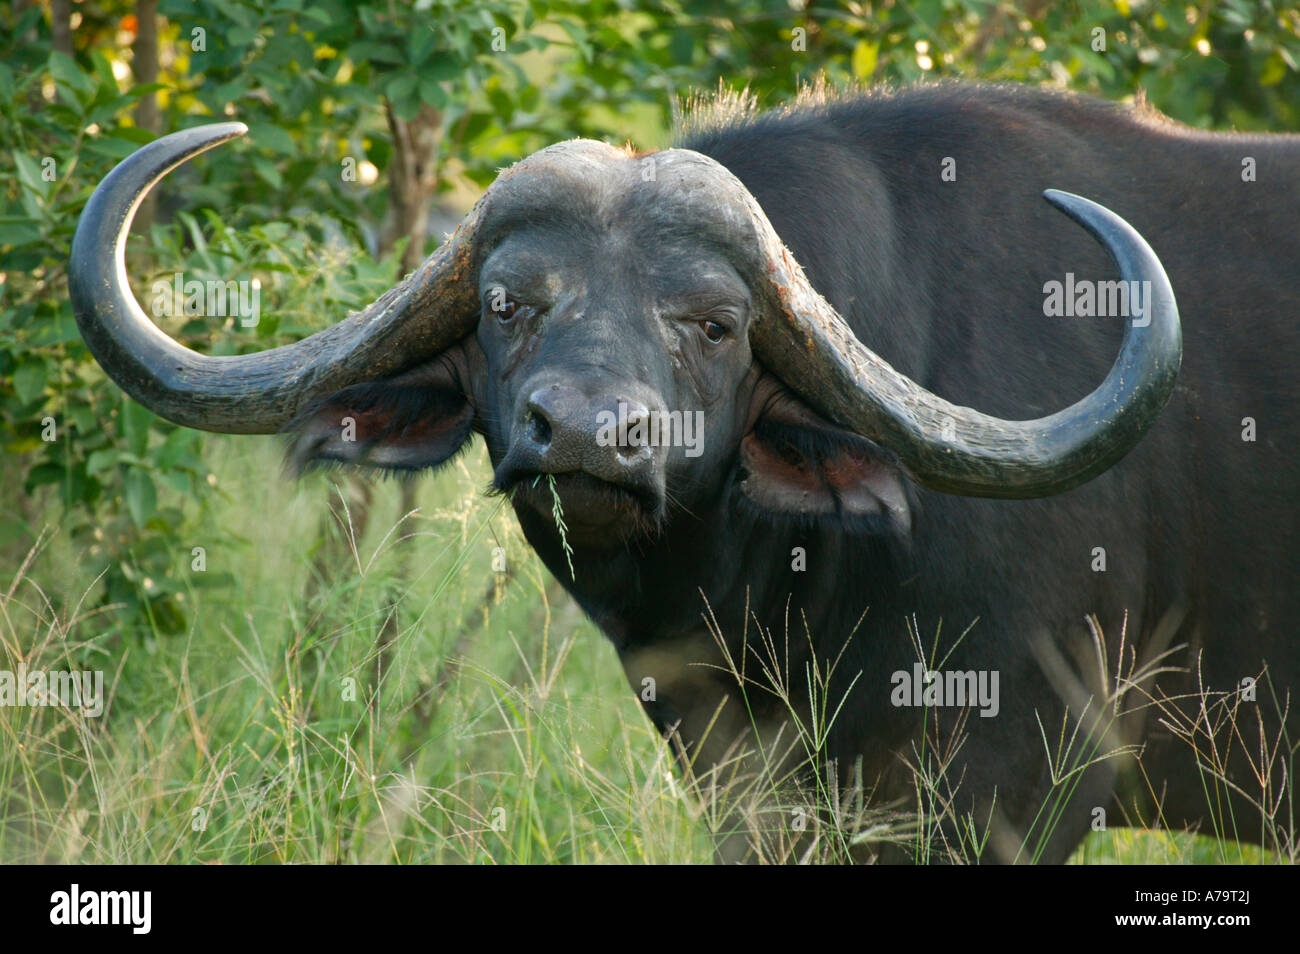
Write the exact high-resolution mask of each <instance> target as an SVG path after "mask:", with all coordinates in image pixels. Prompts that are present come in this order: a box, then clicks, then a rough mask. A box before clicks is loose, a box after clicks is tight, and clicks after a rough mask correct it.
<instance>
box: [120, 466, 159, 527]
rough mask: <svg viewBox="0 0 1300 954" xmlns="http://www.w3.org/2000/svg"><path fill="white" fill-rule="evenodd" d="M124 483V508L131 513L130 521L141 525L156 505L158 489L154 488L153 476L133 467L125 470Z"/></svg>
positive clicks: (145, 521) (146, 521) (151, 514)
mask: <svg viewBox="0 0 1300 954" xmlns="http://www.w3.org/2000/svg"><path fill="white" fill-rule="evenodd" d="M124 484H125V486H124V488H123V491H124V493H125V495H126V509H127V510H128V511H129V512H130V514H131V522H132V523H134V524H135V525H136V526H137V527H143V526H144V525H145V524H146V523H148V522H149V518H150V517H152V516H153V512H154V510H156V509H157V507H158V491H157V490H156V489H155V488H154V485H153V478H152V477H150V476H149V475H148V474H147V473H146V472H145V471H143V470H139V469H137V468H134V467H133V468H131V469H130V470H128V471H127V472H126V480H125V482H124Z"/></svg>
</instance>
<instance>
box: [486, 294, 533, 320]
mask: <svg viewBox="0 0 1300 954" xmlns="http://www.w3.org/2000/svg"><path fill="white" fill-rule="evenodd" d="M491 309H492V314H494V315H496V317H497V321H499V322H501V324H503V325H508V324H510V323H511V322H512V321H514V320H515V319H516V318H519V317H524V318H526V317H528V316H529V315H530V314H532V311H533V310H532V308H530V307H529V306H527V305H525V304H522V303H520V302H517V301H515V300H514V299H513V298H504V299H500V300H499V301H495V302H493V303H492V305H491Z"/></svg>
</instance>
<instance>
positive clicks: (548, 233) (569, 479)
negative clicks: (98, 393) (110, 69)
mask: <svg viewBox="0 0 1300 954" xmlns="http://www.w3.org/2000/svg"><path fill="white" fill-rule="evenodd" d="M244 131H245V128H244V127H243V126H242V125H241V124H238V123H224V124H220V125H213V126H204V127H200V128H196V129H191V130H187V131H185V132H180V133H176V134H174V135H170V136H165V137H163V138H161V139H159V140H158V141H156V142H154V143H152V144H150V145H148V146H146V147H144V148H142V149H141V150H139V151H138V152H137V153H135V154H134V155H133V156H131V157H130V158H128V159H127V160H125V161H124V162H123V163H122V164H121V165H119V166H118V167H117V168H116V169H115V170H114V171H113V172H112V173H111V174H110V175H109V176H108V177H106V178H105V180H104V181H103V183H101V184H100V186H99V188H98V189H97V190H96V192H95V194H94V195H93V197H92V198H91V200H90V202H89V203H88V205H87V206H86V210H85V212H84V214H83V216H82V219H81V222H80V224H79V227H78V229H77V234H76V238H75V241H74V244H73V254H72V265H71V273H70V287H71V293H72V299H73V303H74V305H75V309H76V315H77V320H78V323H79V325H80V327H81V330H82V334H83V335H84V337H85V339H86V341H87V343H88V345H89V346H90V348H91V350H92V351H93V353H94V354H95V356H96V358H97V359H98V360H99V362H100V364H102V365H103V367H104V368H105V369H106V370H107V371H108V373H109V374H110V375H112V377H113V378H114V379H115V380H116V381H117V382H118V383H119V384H120V385H121V386H122V387H123V388H124V389H125V390H126V391H127V392H129V393H130V394H131V395H132V396H133V397H134V398H136V399H137V400H138V401H140V402H141V403H142V404H144V405H146V406H148V407H150V408H151V409H153V410H154V411H156V412H157V413H158V414H160V415H162V416H163V417H166V418H168V419H170V420H172V421H175V422H177V423H180V424H184V425H187V426H190V427H196V428H202V429H206V430H214V431H224V432H232V433H234V432H241V433H270V432H277V431H281V430H285V429H289V430H291V431H292V432H293V433H294V435H295V437H294V442H293V445H292V450H291V456H292V457H293V459H294V460H295V461H297V462H298V463H299V464H306V463H309V462H311V461H313V460H330V461H341V462H356V463H367V464H371V465H376V466H380V467H385V468H390V469H395V470H418V469H422V468H427V467H434V466H437V465H438V464H440V463H442V462H444V461H446V460H448V459H449V458H450V457H451V456H452V455H453V454H455V453H456V452H457V451H458V450H459V449H460V448H461V447H462V446H463V445H464V444H465V443H466V442H467V441H468V440H469V439H470V438H471V436H472V433H473V432H474V431H478V432H479V433H482V434H483V435H484V437H485V439H486V441H487V444H488V448H489V450H490V454H491V458H492V463H493V467H494V483H495V485H496V487H497V488H498V489H500V490H503V491H513V492H514V498H513V499H514V501H515V504H516V506H517V507H518V508H519V510H520V514H521V519H522V518H524V515H525V514H526V513H528V512H529V511H530V510H531V511H532V512H533V514H534V515H535V514H536V511H537V510H538V509H541V510H544V511H545V512H547V513H549V510H550V507H551V495H550V487H549V486H548V485H549V483H550V481H552V480H553V481H554V482H555V488H556V490H557V492H558V493H559V494H560V497H561V500H562V503H563V507H564V515H565V519H566V521H567V522H568V524H569V529H570V533H571V534H572V536H573V537H574V538H575V539H576V540H580V541H582V542H584V543H586V544H592V545H599V544H601V543H602V542H606V543H612V542H625V541H626V540H627V539H628V538H630V537H633V536H635V535H637V534H640V533H644V532H652V531H653V530H654V528H655V527H656V526H658V525H660V524H661V523H662V522H663V521H664V520H665V518H666V517H667V516H668V515H670V514H671V513H672V512H673V510H674V508H681V509H683V510H686V511H690V510H691V508H692V507H693V506H694V505H695V504H696V502H697V501H699V500H702V499H705V498H707V497H708V496H709V495H710V494H715V493H716V491H717V488H718V486H719V484H720V483H721V482H722V481H723V480H724V479H734V480H735V481H736V482H737V486H738V487H739V488H740V492H741V493H742V494H744V495H745V496H746V497H747V498H749V500H750V501H751V502H752V503H754V504H755V505H756V506H759V507H761V508H770V509H773V510H778V511H783V512H787V513H791V512H792V513H796V514H810V515H811V514H816V513H818V512H822V511H825V510H827V509H828V508H829V509H834V510H835V511H837V512H845V511H848V512H851V513H861V514H871V515H876V516H878V517H881V518H884V519H887V520H889V519H892V520H899V521H905V520H906V519H907V517H906V506H905V504H904V502H903V487H902V484H901V481H900V478H899V476H898V475H899V474H901V473H904V472H905V473H907V474H908V475H909V476H910V477H911V478H912V479H914V480H916V481H917V482H919V483H921V484H924V485H926V486H929V487H932V488H934V489H937V490H941V491H945V492H950V493H956V494H965V495H973V496H987V497H1030V496H1042V495H1048V494H1053V493H1057V492H1060V491H1063V490H1066V489H1068V488H1070V487H1073V486H1075V485H1077V484H1080V483H1082V482H1084V481H1086V480H1088V479H1090V478H1091V477H1093V476H1095V475H1097V474H1099V473H1101V472H1102V471H1103V470H1105V469H1106V468H1108V467H1109V466H1110V465H1111V464H1113V463H1114V462H1115V461H1117V460H1118V459H1119V458H1120V457H1122V456H1123V455H1124V454H1125V453H1126V452H1127V451H1128V450H1129V448H1131V447H1132V446H1133V445H1134V444H1135V443H1136V442H1137V440H1138V439H1139V438H1140V437H1141V435H1142V434H1143V433H1144V431H1145V430H1146V429H1147V428H1148V427H1149V425H1150V424H1151V423H1152V421H1153V420H1154V419H1155V417H1156V415H1157V414H1158V412H1159V411H1160V409H1161V408H1162V407H1163V405H1164V403H1165V402H1166V400H1167V399H1168V397H1169V395H1170V393H1171V391H1172V388H1173V382H1174V377H1175V375H1176V373H1177V370H1178V365H1179V362H1180V357H1181V337H1180V330H1179V324H1178V315H1177V309H1176V307H1175V304H1174V299H1173V295H1172V292H1171V290H1170V288H1169V283H1168V280H1167V278H1166V277H1165V274H1164V271H1163V269H1162V268H1161V266H1160V263H1159V262H1158V261H1157V259H1156V257H1155V255H1154V254H1153V253H1152V251H1151V249H1150V248H1149V247H1148V246H1147V244H1146V243H1145V242H1144V241H1143V240H1142V238H1141V237H1140V236H1139V235H1138V234H1137V233H1136V232H1135V231H1134V230H1133V229H1132V228H1130V227H1129V226H1128V225H1127V224H1126V223H1125V222H1123V221H1122V220H1121V219H1119V218H1118V217H1117V216H1115V215H1114V214H1113V213H1111V212H1109V211H1107V210H1106V209H1104V208H1102V207H1100V206H1098V205H1096V204H1094V203H1092V202H1089V201H1088V200H1086V199H1082V198H1079V197H1077V196H1072V195H1068V194H1065V193H1059V192H1049V193H1047V194H1046V198H1047V199H1048V200H1049V201H1050V202H1052V203H1053V204H1054V205H1056V206H1057V207H1058V208H1060V209H1061V210H1062V211H1064V212H1065V213H1066V214H1067V215H1069V216H1070V217H1071V218H1073V219H1074V220H1076V221H1077V222H1079V223H1080V224H1081V225H1083V227H1084V228H1086V229H1088V230H1089V231H1090V232H1091V233H1092V234H1093V236H1094V237H1096V238H1097V239H1098V240H1099V241H1100V242H1102V243H1103V244H1104V246H1105V247H1106V248H1107V249H1108V251H1109V252H1110V254H1111V255H1112V256H1113V257H1114V259H1115V260H1116V262H1117V264H1118V266H1119V269H1120V271H1121V273H1122V277H1123V278H1124V279H1126V280H1129V281H1145V282H1149V283H1150V288H1151V290H1152V292H1151V295H1152V297H1151V302H1152V306H1151V309H1150V321H1149V323H1148V324H1146V325H1145V326H1143V327H1137V326H1135V325H1134V324H1130V325H1129V326H1128V327H1127V329H1126V332H1125V337H1124V341H1123V345H1122V347H1121V351H1120V354H1119V357H1118V358H1117V360H1116V362H1115V364H1114V366H1113V368H1112V369H1111V371H1110V373H1109V375H1108V376H1107V377H1106V379H1105V380H1104V381H1103V382H1101V384H1100V385H1099V386H1098V388H1097V389H1096V390H1095V391H1094V392H1093V393H1092V394H1090V395H1089V396H1087V397H1085V398H1083V399H1082V400H1080V401H1079V402H1078V403H1076V404H1074V405H1073V406H1071V407H1068V408H1066V409H1064V410H1062V411H1060V412H1058V413H1056V414H1052V415H1050V416H1048V417H1044V418H1040V419H1037V420H1025V421H1007V420H1000V419H997V418H993V417H989V416H986V415H984V414H981V413H980V412H978V411H976V410H972V409H970V408H965V407H958V406H955V405H952V404H949V403H948V402H946V401H944V400H942V399H941V398H939V397H937V396H936V395H934V394H932V393H930V392H928V391H926V390H925V389H923V388H921V387H920V386H918V385H917V384H916V383H914V382H913V381H911V380H909V379H908V378H906V377H904V376H903V375H901V374H899V373H898V372H896V371H895V370H894V369H893V368H891V367H890V366H889V365H888V364H886V363H885V362H884V361H883V360H881V359H880V358H879V357H877V356H876V355H875V354H873V353H872V352H871V351H870V350H868V349H867V348H866V347H865V346H864V345H863V344H862V342H860V341H859V340H858V339H857V338H856V337H855V336H854V334H853V332H852V331H851V330H850V329H849V328H848V326H847V325H846V323H845V322H844V320H843V319H842V318H841V317H840V315H839V314H837V313H836V311H835V309H834V308H832V307H831V305H829V304H828V303H827V302H826V301H825V299H823V298H822V297H821V296H820V295H819V294H818V293H817V292H816V291H815V290H814V289H813V288H812V286H811V285H810V284H809V283H808V281H807V279H806V278H805V277H804V274H803V272H802V270H801V269H800V267H799V264H798V263H797V262H796V261H794V259H793V257H792V256H791V255H790V253H789V252H788V251H787V249H786V248H785V247H784V246H783V245H782V244H781V241H780V240H779V239H778V238H777V236H776V234H775V232H774V231H773V229H772V226H771V224H770V223H769V222H768V219H767V217H766V216H765V215H764V214H763V211H762V210H761V209H760V208H759V206H758V204H757V202H756V201H755V200H754V198H753V197H752V196H751V195H750V194H749V192H748V191H747V190H746V189H745V188H744V186H743V185H742V184H741V183H740V182H739V181H738V180H737V179H736V178H735V177H734V176H733V175H732V174H731V173H729V172H728V171H727V170H726V169H725V168H723V167H722V166H721V165H719V164H718V163H716V162H715V161H713V160H712V159H709V158H707V157H705V156H703V155H701V154H699V153H696V152H692V151H689V150H679V149H669V150H666V151H663V152H657V153H653V154H649V155H644V156H638V155H634V154H631V153H629V152H628V151H626V150H623V149H617V148H614V147H611V146H609V145H606V144H604V143H600V142H594V141H588V140H575V141H571V142H565V143H560V144H558V145H555V146H552V147H550V148H547V149H543V150H542V151H540V152H538V153H535V154H534V155H531V156H529V157H528V158H526V159H524V160H523V161H521V162H519V163H517V164H516V165H514V166H513V167H511V168H509V169H507V170H506V171H505V172H503V173H502V174H501V175H500V177H499V178H498V179H497V181H496V182H495V183H494V184H493V185H492V186H491V187H490V188H489V189H488V190H487V191H486V192H485V193H484V194H483V196H482V197H481V198H480V199H479V201H478V203H477V204H476V205H475V206H474V208H473V209H472V210H471V211H470V213H469V214H468V215H467V216H466V218H465V220H464V221H463V222H462V223H461V224H460V226H459V227H458V228H457V230H456V232H455V234H454V235H452V236H451V237H450V239H449V240H448V241H447V242H445V243H444V244H443V245H442V247H441V248H439V249H438V250H437V251H436V252H435V253H434V254H433V255H432V256H431V257H430V258H429V259H428V260H427V261H426V262H425V263H424V264H423V265H422V266H421V267H420V268H419V269H418V270H416V271H415V272H414V273H412V274H411V275H409V276H408V277H407V278H406V279H405V280H404V281H402V282H401V283H400V284H398V285H397V286H396V287H395V288H393V289H392V290H391V291H389V292H388V293H387V294H385V295H384V296H383V297H382V298H380V299H379V300H378V301H376V302H375V303H374V304H372V305H370V306H369V307H367V308H366V309H365V310H364V311H361V312H359V313H356V314H353V315H350V316H349V317H347V318H346V319H344V320H343V321H341V322H339V323H338V324H336V325H334V326H333V327H330V328H328V329H326V330H324V331H321V332H319V333H317V334H315V335H312V336H311V337H309V338H306V339H304V340H302V341H299V342H297V343H295V344H292V345H288V346H285V347H281V348H276V349H274V350H271V351H266V352H262V353H260V354H255V355H247V356H236V357H207V356H203V355H199V354H196V353H194V352H192V351H190V350H188V349H186V348H183V347H181V346H180V345H178V344H177V343H176V342H174V341H173V340H171V339H170V338H168V337H167V336H166V335H164V334H163V333H162V332H161V331H160V330H159V329H158V328H157V327H156V326H155V325H154V324H153V323H152V322H151V321H150V320H149V319H148V318H147V317H146V316H145V314H144V313H143V312H142V311H141V309H140V307H139V305H138V304H137V303H136V301H135V299H134V297H133V296H132V294H131V292H130V289H129V287H128V285H127V277H126V273H125V266H124V255H123V251H124V245H125V240H126V235H127V230H128V228H129V226H130V223H131V218H132V216H133V214H134V211H135V209H136V207H137V206H138V205H139V203H140V201H141V199H142V197H143V196H144V195H145V193H146V192H147V191H148V190H149V189H150V188H151V187H152V186H153V184H154V183H156V182H157V181H158V180H159V179H160V178H162V177H163V176H164V175H166V173H167V172H168V171H170V170H171V169H173V168H175V167H176V166H177V165H179V164H180V163H182V162H184V161H186V160H187V159H189V158H191V157H193V156H194V155H196V154H198V153H199V152H202V151H203V150H205V149H208V148H210V147H212V146H214V145H216V144H218V143H221V142H224V141H226V140H229V139H231V138H233V137H235V136H238V135H240V134H242V133H243V132H244ZM665 438H667V439H665ZM827 448H830V450H827ZM727 475H731V476H730V477H728V476H727Z"/></svg>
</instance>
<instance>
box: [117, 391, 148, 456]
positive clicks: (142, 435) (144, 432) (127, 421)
mask: <svg viewBox="0 0 1300 954" xmlns="http://www.w3.org/2000/svg"><path fill="white" fill-rule="evenodd" d="M154 420H156V418H155V417H154V415H153V412H152V411H150V410H149V409H148V408H146V407H144V406H143V405H140V404H137V403H136V402H135V401H133V400H131V399H130V398H129V397H125V396H123V398H122V416H121V424H122V436H123V437H124V438H125V439H126V444H127V447H129V448H130V449H131V453H132V454H135V455H136V456H137V457H143V456H144V454H145V452H146V451H147V450H148V449H149V426H150V424H151V422H153V421H154Z"/></svg>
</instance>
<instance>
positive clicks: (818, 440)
mask: <svg viewBox="0 0 1300 954" xmlns="http://www.w3.org/2000/svg"><path fill="white" fill-rule="evenodd" d="M750 422H751V423H750V427H749V429H748V431H747V433H746V434H745V436H744V437H743V438H742V439H741V442H740V466H741V469H742V475H741V481H740V491H741V493H743V494H744V495H745V497H747V498H748V499H749V500H750V502H751V503H753V504H754V505H755V506H757V507H758V508H759V509H761V510H764V511H767V512H770V513H778V514H784V515H788V516H793V517H803V518H807V519H812V520H815V519H818V518H821V517H830V516H834V517H836V518H839V519H841V520H843V519H845V518H850V519H852V518H864V519H866V520H868V521H870V522H871V523H878V525H880V526H881V527H882V528H887V529H891V530H895V531H899V532H903V533H906V532H907V531H908V530H910V528H911V525H912V507H911V504H910V502H909V496H908V491H907V486H906V481H905V480H904V478H903V472H902V470H901V468H900V467H899V465H898V463H897V462H896V461H895V460H894V458H893V456H892V455H891V454H889V453H888V452H887V451H885V450H883V449H882V448H880V447H878V446H877V445H875V444H873V443H872V442H871V441H868V440H866V439H865V438H862V437H859V436H858V435H857V434H854V433H852V432H850V431H846V430H844V429H842V428H839V427H836V426H835V425H834V424H832V423H830V422H829V421H827V420H826V419H825V418H824V417H822V416H821V415H819V414H818V413H817V412H815V411H813V410H812V409H811V408H810V407H808V406H807V405H806V404H804V403H803V402H802V401H800V400H799V399H798V398H796V397H795V396H794V395H793V394H791V393H790V392H789V391H788V390H786V389H785V388H784V387H783V386H781V385H780V384H779V383H774V382H773V381H772V379H771V378H770V377H767V376H765V379H764V380H763V381H761V382H760V383H759V385H758V386H757V387H756V389H755V395H754V406H753V408H752V409H751V413H750Z"/></svg>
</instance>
